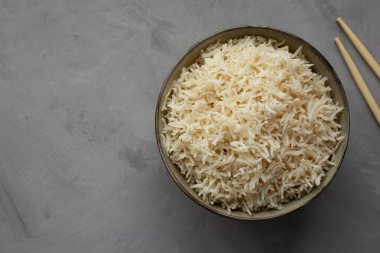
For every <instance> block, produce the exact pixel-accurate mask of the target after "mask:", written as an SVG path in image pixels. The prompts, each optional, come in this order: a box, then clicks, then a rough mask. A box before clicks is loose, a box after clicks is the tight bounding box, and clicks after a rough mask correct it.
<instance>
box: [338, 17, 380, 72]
mask: <svg viewBox="0 0 380 253" xmlns="http://www.w3.org/2000/svg"><path fill="white" fill-rule="evenodd" d="M336 22H337V23H338V24H339V25H340V27H341V28H342V29H343V31H344V32H345V33H346V34H347V36H348V38H350V40H351V42H352V44H354V46H355V47H356V49H357V50H358V51H359V53H360V54H361V55H362V57H363V58H364V60H366V62H367V63H368V65H369V66H370V67H371V69H372V70H373V72H375V74H376V75H377V77H378V78H380V65H379V63H377V62H376V60H375V58H373V56H372V55H371V53H370V52H369V51H368V49H367V48H366V47H365V46H364V45H363V43H362V42H361V41H360V40H359V38H358V37H357V36H356V35H355V34H354V32H353V31H352V30H351V29H350V28H349V27H348V26H347V25H346V23H345V22H344V21H343V19H342V18H341V17H338V18H337V19H336Z"/></svg>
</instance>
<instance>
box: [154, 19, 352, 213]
mask: <svg viewBox="0 0 380 253" xmlns="http://www.w3.org/2000/svg"><path fill="white" fill-rule="evenodd" d="M245 35H255V36H262V37H265V38H273V39H276V40H278V41H282V40H285V43H286V44H287V45H288V46H289V49H290V51H292V52H294V51H295V50H296V49H297V48H298V47H299V46H302V52H303V54H304V55H305V57H306V58H307V59H308V60H309V61H310V62H311V63H312V64H314V66H313V71H315V72H317V73H319V74H321V75H323V76H325V77H327V78H328V81H327V85H329V86H330V87H331V89H332V91H331V96H332V99H333V100H334V102H337V103H338V104H339V105H340V106H343V107H344V109H343V111H342V112H341V113H340V114H339V118H338V121H339V123H340V124H341V125H342V133H343V135H344V137H345V139H344V141H343V142H342V144H341V145H340V146H339V148H338V150H337V151H336V155H335V159H334V162H335V164H336V165H335V166H333V167H332V168H331V169H330V170H329V171H328V172H327V174H326V176H325V178H324V179H323V180H322V182H321V184H320V185H319V186H318V187H316V188H314V189H313V190H312V191H311V192H310V193H309V194H307V195H305V196H303V197H302V198H301V199H298V200H293V201H291V202H289V203H286V204H284V205H283V208H282V209H281V210H265V211H260V212H256V213H253V214H252V215H248V214H246V213H245V212H243V211H241V210H235V211H232V212H231V213H228V212H227V210H226V209H224V208H222V207H221V206H219V205H210V204H208V203H205V202H204V201H203V200H202V199H201V198H200V197H199V196H198V195H197V193H196V192H195V191H194V190H193V189H191V188H190V185H189V184H188V183H186V180H185V177H184V176H183V175H182V174H181V173H180V171H179V170H178V169H177V168H176V166H175V165H174V164H173V163H172V162H171V160H170V158H169V157H168V155H167V154H166V151H165V150H164V147H163V145H162V140H161V136H160V133H161V130H162V121H161V119H162V118H163V117H164V115H163V113H162V111H161V108H162V106H163V104H164V103H165V101H164V100H165V97H166V96H167V93H168V92H169V91H170V88H171V85H172V83H173V81H174V80H176V79H177V78H178V76H179V74H180V73H181V70H182V68H183V67H187V66H190V65H191V64H193V63H194V62H195V61H196V60H197V58H198V57H199V55H200V53H201V50H202V49H205V48H207V46H209V45H210V44H213V43H216V42H217V41H218V40H220V42H222V43H223V42H225V41H227V40H229V39H233V38H240V37H244V36H245ZM155 130H156V140H157V145H158V149H159V151H160V154H161V157H162V160H163V162H164V164H165V166H166V168H167V170H168V172H169V174H170V176H171V177H172V178H173V179H174V181H175V182H176V183H177V185H178V186H179V187H180V188H181V190H182V191H183V192H184V193H186V195H187V196H189V197H190V198H191V199H192V200H194V201H195V202H196V203H197V204H199V205H200V206H202V207H204V208H206V209H208V210H209V211H211V212H214V213H216V214H220V215H222V216H226V217H229V218H233V219H239V220H263V219H270V218H274V217H278V216H281V215H284V214H288V213H290V212H292V211H294V210H296V209H298V208H300V207H301V206H304V205H306V204H307V203H309V202H310V201H311V200H312V199H314V198H315V197H316V196H318V195H319V194H320V193H321V192H322V191H323V190H324V189H325V188H326V187H327V185H328V184H329V183H330V182H331V180H332V179H333V178H334V176H335V174H336V173H337V171H338V169H339V167H340V165H341V163H342V160H343V157H344V154H345V152H346V148H347V144H348V138H349V131H350V115H349V109H348V102H347V98H346V94H345V91H344V89H343V86H342V83H341V82H340V80H339V77H338V75H337V74H336V73H335V71H334V69H333V68H332V66H331V65H330V63H329V62H328V61H327V60H326V58H325V57H324V56H323V55H322V54H321V53H320V52H319V51H318V50H316V49H315V48H314V47H313V46H312V45H310V44H309V43H308V42H306V41H305V40H303V39H301V38H299V37H297V36H296V35H293V34H291V33H288V32H284V31H281V30H278V29H274V28H270V27H262V26H242V27H235V28H230V29H226V30H223V31H221V32H218V33H215V34H213V35H211V36H209V37H207V38H206V39H203V40H201V41H199V42H197V43H196V44H195V45H194V46H193V47H191V48H190V49H189V50H188V51H187V52H186V53H185V55H184V56H182V57H181V59H180V60H179V61H178V62H177V64H176V65H175V66H174V68H173V69H172V70H171V71H170V73H169V75H168V77H167V79H166V80H165V82H164V83H163V85H162V88H161V91H160V94H159V96H158V101H157V107H156V115H155Z"/></svg>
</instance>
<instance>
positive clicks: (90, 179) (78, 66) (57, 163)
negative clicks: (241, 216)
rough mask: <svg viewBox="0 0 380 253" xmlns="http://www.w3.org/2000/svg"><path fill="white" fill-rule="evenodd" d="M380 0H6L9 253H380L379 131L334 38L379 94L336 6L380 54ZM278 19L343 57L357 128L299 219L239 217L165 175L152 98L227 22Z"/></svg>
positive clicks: (3, 110)
mask: <svg viewBox="0 0 380 253" xmlns="http://www.w3.org/2000/svg"><path fill="white" fill-rule="evenodd" d="M379 13H380V1H377V0H372V1H357V0H349V1H344V0H340V1H331V0H321V1H316V0H315V1H313V0H308V1H300V0H294V1H291V0H286V1H265V0H258V1H204V3H201V1H189V0H183V1H153V0H150V1H139V0H135V1H125V0H97V1H85V0H69V1H63V0H28V1H19V0H0V252H1V253H8V252H9V253H18V252H28V253H29V252H35V253H37V252H41V253H42V252H46V253H60V252H62V253H70V252H79V253H82V252H91V253H97V252H99V253H104V252H107V253H108V252H110V253H120V252H233V251H235V252H237V251H238V250H239V251H241V252H260V251H261V252H380V166H379V164H380V148H379V144H380V130H379V126H378V125H377V124H376V122H375V120H374V118H373V116H372V115H371V112H370V111H369V109H368V108H367V105H366V104H365V102H364V100H363V99H362V97H361V95H360V93H359V91H358V90H357V88H356V86H355V84H354V82H353V80H352V78H351V76H350V74H349V72H348V70H347V68H346V66H345V64H344V62H343V61H342V59H341V57H340V55H339V54H338V51H337V49H336V48H335V45H334V43H333V37H334V36H336V35H339V36H341V37H342V38H343V41H344V42H345V44H346V46H347V47H348V49H349V51H350V52H351V54H352V56H353V57H354V59H355V60H356V62H357V64H358V66H359V68H360V70H361V71H362V73H363V75H364V78H365V80H366V81H367V82H368V85H369V86H370V88H371V90H372V91H373V93H374V95H375V97H376V98H377V100H378V101H380V81H379V80H378V79H376V77H375V75H374V74H373V73H372V72H371V71H370V70H369V68H368V67H367V66H366V65H365V63H364V62H363V60H362V59H361V58H360V57H359V55H358V53H357V52H356V51H355V50H354V49H353V47H352V45H351V44H350V43H349V42H348V40H347V38H346V37H345V36H344V35H343V33H342V31H341V30H340V29H339V28H338V26H337V25H336V24H335V21H334V20H335V17H337V16H338V15H339V16H342V17H344V18H345V20H346V22H347V23H348V24H349V25H350V27H351V28H352V29H353V30H354V31H355V32H356V33H357V35H358V36H359V37H360V38H361V39H362V40H363V41H364V43H365V44H366V46H367V47H368V48H369V50H370V51H372V52H373V54H374V56H375V58H377V59H380V33H379V24H380V15H379ZM246 24H264V25H272V26H275V27H279V28H282V29H285V30H287V31H290V32H293V33H295V34H297V35H299V36H301V37H303V38H304V39H306V40H307V41H309V42H310V43H311V44H313V45H314V46H315V47H316V48H317V49H319V50H320V51H321V52H322V53H323V54H324V55H325V56H326V57H327V59H328V60H329V61H330V62H331V64H332V65H333V66H334V67H335V68H336V70H337V72H338V74H339V75H340V77H341V79H342V82H343V84H344V87H345V88H346V92H347V96H348V99H349V104H350V110H351V123H352V124H351V137H350V144H349V147H348V151H347V154H346V158H345V160H344V162H343V166H342V168H341V170H340V172H339V173H338V175H337V177H336V178H335V180H334V181H333V182H332V184H331V185H330V186H329V187H328V189H327V190H326V191H325V192H324V193H323V194H322V195H321V196H320V197H319V198H318V199H317V200H315V201H314V202H312V203H311V204H309V205H308V206H306V207H305V208H302V209H301V210H299V211H297V212H295V213H292V214H290V215H288V216H286V217H282V218H278V219H275V220H271V221H264V222H253V223H252V222H251V223H250V222H239V221H234V220H229V219H226V218H223V217H219V216H216V215H214V214H212V213H209V212H208V211H205V210H203V209H202V208H200V207H198V206H197V205H196V204H194V203H193V202H192V201H191V200H189V199H188V198H187V197H186V196H185V195H184V194H183V193H182V192H181V191H180V190H179V189H178V188H177V186H176V185H175V184H174V182H173V181H172V179H171V178H170V177H169V175H168V174H167V172H166V171H165V169H164V167H163V164H162V162H161V159H160V157H159V155H158V151H157V148H156V144H155V140H154V129H153V123H154V107H155V103H156V98H157V95H158V91H159V89H160V86H161V84H162V81H163V79H164V77H165V75H166V74H167V73H168V71H169V69H170V68H171V66H173V65H174V63H175V62H176V60H177V59H178V58H179V57H180V55H181V54H182V53H183V52H184V51H185V50H186V49H187V48H188V47H190V46H191V45H192V44H193V43H195V41H197V40H199V39H201V38H203V37H204V36H206V35H208V34H210V33H213V32H215V31H218V30H220V29H223V28H226V27H230V26H236V25H246Z"/></svg>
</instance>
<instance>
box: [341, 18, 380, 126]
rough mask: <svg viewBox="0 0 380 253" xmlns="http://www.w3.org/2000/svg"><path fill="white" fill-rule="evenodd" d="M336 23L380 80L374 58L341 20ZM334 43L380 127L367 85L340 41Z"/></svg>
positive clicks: (379, 111)
mask: <svg viewBox="0 0 380 253" xmlns="http://www.w3.org/2000/svg"><path fill="white" fill-rule="evenodd" d="M336 22H337V23H338V24H339V25H340V27H341V28H342V29H343V31H344V32H345V33H346V34H347V36H348V38H349V39H350V40H351V42H352V44H354V46H355V47H356V49H357V50H358V51H359V53H360V54H361V56H362V57H363V58H364V60H365V61H366V62H367V63H368V65H369V66H370V67H371V69H372V70H373V72H375V74H376V75H377V77H378V78H380V65H379V64H378V63H377V62H376V60H375V58H373V56H372V55H371V53H370V52H369V51H368V50H367V48H366V47H365V46H364V45H363V43H362V42H361V41H360V40H359V38H358V37H357V36H356V35H355V34H354V33H353V32H352V31H351V29H350V28H349V27H348V26H347V25H346V23H345V22H344V21H343V19H342V18H340V17H339V18H337V19H336ZM335 43H336V45H337V47H338V49H339V51H340V53H341V54H342V56H343V59H344V60H345V62H346V64H347V66H348V68H349V70H350V71H351V74H352V76H353V77H354V79H355V81H356V84H357V85H358V87H359V90H360V92H361V93H362V95H363V97H364V99H365V100H366V101H367V104H368V106H369V108H370V109H371V111H372V113H373V114H374V116H375V118H376V120H377V122H378V123H379V125H380V107H379V106H378V104H377V103H376V100H375V99H374V97H373V95H372V93H371V91H370V90H369V89H368V86H367V84H366V83H365V81H364V79H363V77H362V75H361V74H360V72H359V70H358V68H357V67H356V65H355V63H354V61H353V60H352V58H351V56H350V55H349V53H348V52H347V50H346V48H345V47H344V45H343V43H342V41H341V40H340V39H339V38H338V37H336V38H335Z"/></svg>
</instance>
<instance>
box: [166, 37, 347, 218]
mask: <svg viewBox="0 0 380 253" xmlns="http://www.w3.org/2000/svg"><path fill="white" fill-rule="evenodd" d="M311 66H312V64H310V63H309V62H308V61H307V60H306V59H304V57H303V56H302V54H301V48H299V49H298V50H297V51H296V52H295V53H291V52H289V49H288V47H287V46H281V43H277V41H275V40H271V39H269V40H266V39H264V38H262V37H253V36H246V37H244V38H241V39H234V40H229V41H228V42H227V43H224V44H221V43H217V44H214V45H211V46H209V47H208V48H207V49H206V50H205V51H203V52H202V54H201V57H200V59H199V61H197V62H196V63H194V64H193V65H191V66H190V67H188V68H185V69H183V70H182V73H181V75H180V77H179V78H178V80H176V81H175V82H174V83H173V87H172V89H171V92H170V93H169V95H168V97H167V98H166V102H165V105H164V107H163V109H162V110H164V111H165V119H163V130H162V134H161V138H162V140H163V143H164V148H165V149H166V151H167V153H168V155H169V157H170V158H171V160H172V161H173V163H174V164H175V165H176V166H177V167H178V169H179V170H180V171H181V173H182V174H183V175H184V176H185V177H186V178H187V182H188V183H189V184H190V185H191V187H192V188H193V189H194V190H195V191H196V192H197V193H198V195H199V196H201V197H202V199H203V200H204V201H205V202H207V203H210V204H220V205H221V206H222V207H224V208H226V209H227V210H228V211H229V212H230V211H231V210H233V209H241V210H243V211H245V212H247V213H248V214H251V213H252V212H255V211H259V210H263V209H280V208H281V204H283V203H286V202H289V201H290V200H293V199H298V198H300V197H302V196H303V195H305V194H307V193H309V192H310V191H311V190H312V189H313V187H316V186H318V185H319V184H320V183H321V180H323V178H324V176H325V174H326V171H327V170H328V169H329V167H331V165H333V162H332V160H333V157H334V152H335V150H336V148H337V147H338V145H339V143H340V142H341V141H342V140H343V139H344V137H343V136H342V134H341V131H340V128H341V126H340V125H339V124H338V123H337V122H336V119H337V114H338V113H339V112H340V111H341V110H342V109H343V108H342V107H339V106H338V105H337V104H334V103H333V101H332V99H331V97H330V94H329V93H330V90H331V89H330V87H328V86H327V85H326V84H325V81H326V80H327V78H325V77H322V76H320V75H319V74H317V73H314V72H313V71H312V70H311Z"/></svg>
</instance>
